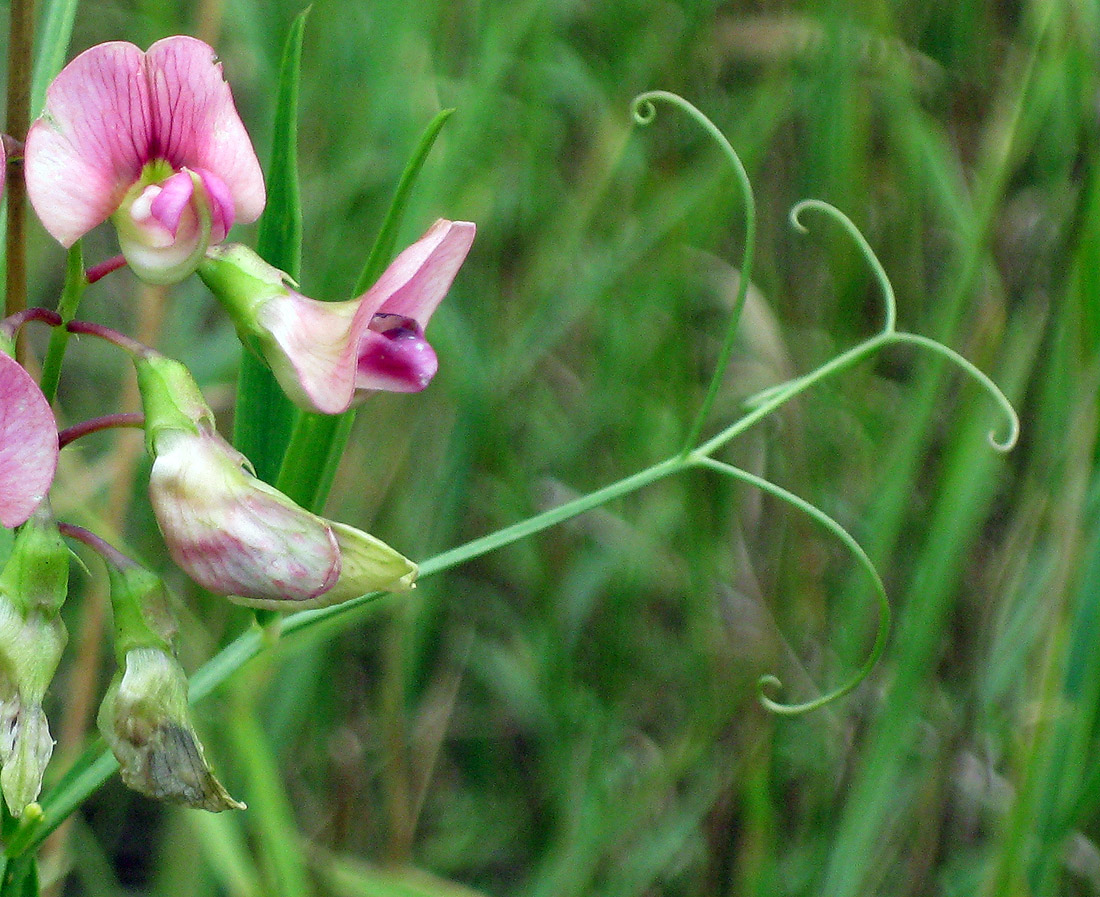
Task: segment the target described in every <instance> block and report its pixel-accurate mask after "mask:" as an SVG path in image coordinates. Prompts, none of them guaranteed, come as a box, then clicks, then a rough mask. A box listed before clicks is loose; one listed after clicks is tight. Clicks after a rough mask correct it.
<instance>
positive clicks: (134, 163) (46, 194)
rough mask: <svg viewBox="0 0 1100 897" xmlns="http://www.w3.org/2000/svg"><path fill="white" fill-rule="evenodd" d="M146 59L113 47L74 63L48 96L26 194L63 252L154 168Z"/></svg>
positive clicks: (127, 47) (28, 157)
mask: <svg viewBox="0 0 1100 897" xmlns="http://www.w3.org/2000/svg"><path fill="white" fill-rule="evenodd" d="M143 61H144V54H143V53H142V52H141V50H139V49H138V48H137V47H135V46H134V45H133V44H130V43H126V42H125V41H112V42H110V43H105V44H99V45H97V46H95V47H92V48H91V49H90V50H86V51H85V52H83V53H81V54H80V55H79V56H77V57H76V58H75V59H74V60H73V61H72V62H70V63H69V64H68V65H67V66H65V68H64V69H62V70H61V73H60V74H59V75H58V76H57V77H56V78H55V79H54V81H53V83H52V84H51V85H50V87H49V89H48V90H47V91H46V105H45V109H44V111H43V113H42V116H41V117H40V118H39V119H38V120H37V121H36V122H35V123H34V124H33V125H32V126H31V129H30V132H29V133H28V135H27V142H26V151H25V171H26V179H27V194H28V196H29V197H30V201H31V204H32V205H33V206H34V210H35V212H37V213H38V217H39V218H40V219H41V221H42V224H43V225H44V226H45V228H46V230H48V231H49V232H50V234H51V235H52V236H53V237H54V238H55V239H56V240H58V242H60V243H61V244H62V245H63V246H66V247H69V246H72V245H73V243H75V242H76V241H77V240H78V239H80V237H82V236H83V235H84V234H86V233H87V232H88V231H90V230H91V229H92V228H93V227H95V226H96V225H98V224H100V223H102V222H103V221H105V220H106V219H107V218H108V217H109V216H110V215H111V214H112V213H113V212H114V211H115V209H117V208H118V206H119V203H121V202H122V198H123V196H125V194H126V191H127V190H128V189H129V188H130V186H131V185H132V184H133V183H134V182H135V181H136V180H137V178H138V175H139V174H140V172H141V169H142V166H143V165H144V164H145V163H146V162H147V161H148V160H149V155H148V148H149V140H150V134H151V131H150V128H151V124H152V123H151V122H150V120H149V96H148V86H147V83H146V80H145V77H144V75H143V73H142V68H143Z"/></svg>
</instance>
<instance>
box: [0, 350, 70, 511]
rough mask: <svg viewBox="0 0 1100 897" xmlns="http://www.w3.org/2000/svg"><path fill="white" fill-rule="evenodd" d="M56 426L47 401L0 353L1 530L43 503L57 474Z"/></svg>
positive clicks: (34, 385)
mask: <svg viewBox="0 0 1100 897" xmlns="http://www.w3.org/2000/svg"><path fill="white" fill-rule="evenodd" d="M57 451H58V449H57V424H56V422H55V421H54V416H53V412H52V411H51V410H50V406H49V403H48V402H47V401H46V397H45V396H44V395H42V391H41V390H40V389H39V388H38V385H37V384H36V383H35V382H34V380H33V379H31V376H30V374H28V373H27V372H26V371H25V370H24V369H23V368H22V367H21V366H20V365H19V364H18V363H16V361H15V359H14V358H12V357H11V356H9V355H5V354H3V353H2V352H0V524H3V525H4V526H6V527H13V526H19V524H21V523H23V522H25V521H26V520H27V519H28V518H29V517H30V516H31V514H33V513H34V510H35V508H37V507H38V505H39V504H40V503H41V501H42V499H43V498H45V496H46V493H47V492H48V491H49V488H50V483H51V482H53V475H54V471H55V470H56V469H57Z"/></svg>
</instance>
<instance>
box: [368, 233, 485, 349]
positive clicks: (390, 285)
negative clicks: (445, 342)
mask: <svg viewBox="0 0 1100 897" xmlns="http://www.w3.org/2000/svg"><path fill="white" fill-rule="evenodd" d="M476 230H477V228H476V227H475V225H474V224H473V223H472V222H470V221H447V220H446V219H445V218H440V219H439V220H438V221H436V222H435V224H433V225H432V226H431V227H429V228H428V230H427V232H426V233H425V234H424V236H422V237H421V238H420V239H419V240H417V241H416V242H415V243H413V244H412V246H410V247H408V248H407V249H406V250H405V251H404V252H402V253H401V254H400V255H399V256H398V257H397V258H395V259H394V260H393V262H392V263H391V264H390V266H389V267H388V268H387V269H386V270H385V271H384V272H383V274H382V276H381V277H380V278H379V279H378V282H377V283H376V284H375V285H374V286H373V287H371V288H370V290H368V291H367V293H366V294H365V295H364V296H363V305H365V306H368V307H370V309H371V313H372V314H373V313H375V312H383V313H386V314H392V315H402V316H404V317H406V318H412V319H413V320H414V321H416V322H417V323H418V324H419V325H420V326H421V328H426V327H427V326H428V320H429V319H430V318H431V316H432V314H433V313H434V312H435V310H436V308H437V307H438V306H439V303H440V302H442V301H443V297H444V296H446V295H447V290H449V289H450V288H451V283H452V282H453V281H454V279H455V275H456V274H457V273H458V269H459V268H460V267H461V266H462V262H463V261H464V260H465V259H466V254H467V253H468V252H469V251H470V245H471V244H472V243H473V242H474V233H475V232H476Z"/></svg>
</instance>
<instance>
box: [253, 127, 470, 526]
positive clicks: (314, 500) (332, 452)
mask: <svg viewBox="0 0 1100 897" xmlns="http://www.w3.org/2000/svg"><path fill="white" fill-rule="evenodd" d="M453 112H454V109H444V110H442V111H441V112H439V113H437V114H436V116H435V117H434V118H433V119H432V120H431V121H430V122H429V123H428V126H427V127H426V128H425V129H424V133H423V134H421V136H420V141H419V142H418V143H417V145H416V149H415V150H414V151H413V154H412V156H411V157H410V158H409V161H408V163H407V164H406V165H405V170H404V171H403V172H402V174H401V180H400V181H399V182H398V184H397V191H396V192H395V193H394V197H393V202H392V203H390V208H389V211H387V212H386V217H385V219H384V220H383V221H382V228H381V230H380V231H379V232H378V237H377V238H376V239H375V241H374V246H373V247H371V251H370V254H369V255H368V256H367V261H366V263H365V264H364V265H363V270H362V272H361V273H360V274H359V279H358V280H357V281H356V282H355V288H354V289H353V290H352V296H358V295H361V294H362V293H365V292H366V291H367V289H368V288H369V287H370V286H371V284H373V283H374V282H375V281H376V280H377V279H378V278H379V276H380V275H381V274H382V272H383V271H384V270H385V269H386V266H387V265H388V264H389V263H390V261H391V260H392V259H393V256H394V254H395V253H394V249H395V247H396V246H397V234H398V231H399V230H400V227H401V221H402V219H403V218H404V215H405V209H406V207H407V206H408V203H409V198H410V196H411V195H412V188H413V185H414V184H415V183H416V178H417V176H418V175H419V174H420V172H421V170H422V169H423V167H424V162H425V161H426V160H427V158H428V153H429V152H431V149H432V146H434V145H435V140H436V138H437V137H438V136H439V132H440V131H441V130H442V129H443V125H445V124H446V123H447V119H448V118H450V117H451V115H452V113H453ZM354 421H355V412H354V411H347V412H345V413H344V414H337V415H331V416H330V415H324V414H302V415H301V416H300V417H299V419H298V423H297V425H296V426H295V427H294V432H293V434H292V436H291V438H290V444H289V446H288V447H287V450H286V455H285V457H284V458H283V466H282V469H281V470H280V471H279V479H278V481H277V485H278V487H279V489H281V490H282V491H283V492H284V493H286V494H287V495H289V496H290V497H291V498H293V499H294V500H295V501H296V502H298V503H299V504H300V505H302V506H303V507H305V508H309V509H310V510H311V511H315V512H317V511H320V510H321V509H322V508H323V507H324V504H325V500H326V499H327V498H328V493H329V489H331V488H332V480H333V477H334V476H335V474H336V467H337V465H338V464H339V463H340V457H341V455H343V453H344V447H345V446H346V445H347V442H348V437H349V436H350V435H351V427H352V424H353V423H354ZM246 454H247V453H246Z"/></svg>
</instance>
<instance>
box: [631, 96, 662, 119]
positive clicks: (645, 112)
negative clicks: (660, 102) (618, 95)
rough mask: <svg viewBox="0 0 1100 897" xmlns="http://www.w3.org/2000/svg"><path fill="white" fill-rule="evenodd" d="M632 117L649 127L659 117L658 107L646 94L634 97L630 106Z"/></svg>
mask: <svg viewBox="0 0 1100 897" xmlns="http://www.w3.org/2000/svg"><path fill="white" fill-rule="evenodd" d="M630 115H631V117H632V118H633V119H634V121H636V122H637V123H638V124H640V125H648V124H649V123H650V122H652V121H653V119H655V118H656V117H657V107H656V106H655V105H654V103H653V100H651V99H649V97H647V96H646V95H645V94H644V93H643V94H638V96H636V97H634V100H633V102H631V104H630Z"/></svg>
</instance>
